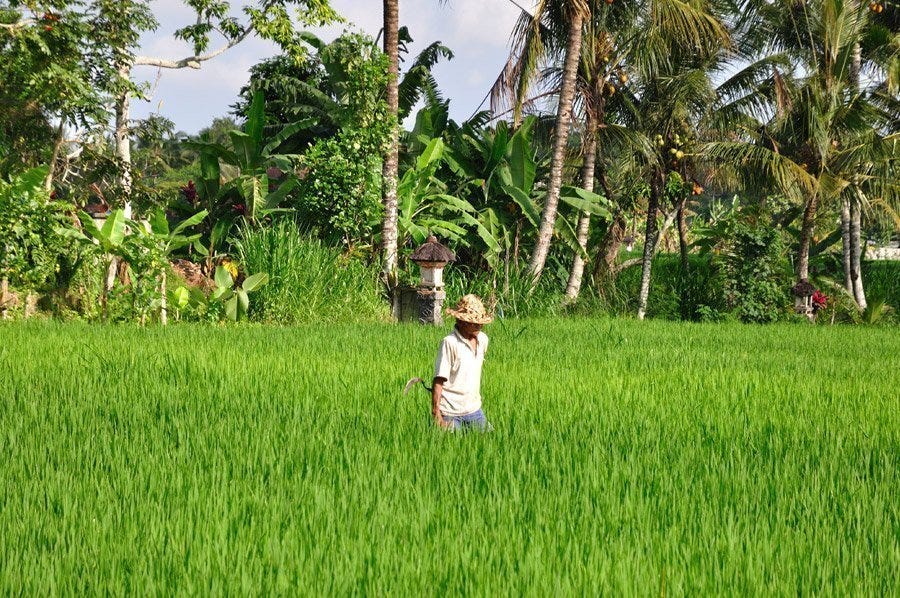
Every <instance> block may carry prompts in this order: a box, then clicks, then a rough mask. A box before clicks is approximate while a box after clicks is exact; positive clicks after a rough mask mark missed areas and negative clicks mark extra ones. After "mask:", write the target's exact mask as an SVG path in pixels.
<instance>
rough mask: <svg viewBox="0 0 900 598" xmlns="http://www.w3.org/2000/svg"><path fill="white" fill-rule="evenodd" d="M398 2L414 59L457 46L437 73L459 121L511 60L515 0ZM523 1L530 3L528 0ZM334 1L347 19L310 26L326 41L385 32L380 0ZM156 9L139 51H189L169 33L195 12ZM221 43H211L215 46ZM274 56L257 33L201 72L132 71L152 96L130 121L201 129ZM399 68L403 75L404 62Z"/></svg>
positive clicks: (158, 4)
mask: <svg viewBox="0 0 900 598" xmlns="http://www.w3.org/2000/svg"><path fill="white" fill-rule="evenodd" d="M399 2H400V25H401V26H403V25H406V26H407V27H409V31H410V35H411V36H412V38H413V40H414V42H413V44H412V46H411V56H415V55H416V54H417V53H418V52H419V51H420V50H422V49H423V48H424V47H426V46H427V45H428V44H430V43H431V42H433V41H437V40H440V41H441V42H443V43H444V45H446V46H448V47H449V48H450V49H451V50H452V51H453V53H454V55H455V56H454V58H453V59H452V60H451V61H449V62H447V61H442V62H441V63H439V65H438V66H437V67H436V68H435V69H434V73H435V77H436V78H437V81H438V85H439V87H440V89H441V90H442V91H443V93H444V96H445V97H447V98H450V116H451V117H452V118H454V119H455V120H464V119H466V118H468V117H469V116H470V115H471V114H472V113H473V112H474V111H475V110H476V108H477V107H478V105H479V104H480V103H481V101H482V100H483V99H484V97H485V94H486V93H487V91H488V89H489V88H490V86H491V84H492V83H493V82H494V80H495V79H496V77H497V74H498V73H499V72H500V70H501V69H502V68H503V64H504V63H505V62H506V58H507V55H508V53H509V34H510V31H511V30H512V27H513V24H514V23H515V21H516V18H517V17H518V15H519V9H518V8H516V6H515V5H514V4H513V3H512V2H511V1H510V0H449V1H447V2H444V3H441V2H438V0H399ZM520 3H521V4H524V5H530V4H531V2H530V1H529V2H520ZM235 4H237V2H236V3H235ZM331 5H332V6H333V7H334V8H335V10H337V12H338V13H340V14H341V15H343V16H344V18H345V19H347V21H349V23H348V24H345V25H338V26H333V27H329V28H323V29H318V30H316V29H313V30H312V31H313V32H314V33H316V34H317V35H318V36H319V37H321V38H322V39H324V40H326V41H330V40H331V39H334V38H335V37H336V36H338V35H340V33H341V31H343V30H344V29H345V28H348V27H349V28H352V29H355V30H361V31H363V32H365V33H368V34H369V35H371V36H373V37H375V36H377V35H378V32H379V31H380V30H381V26H382V2H381V1H380V0H331ZM151 6H152V7H153V9H154V12H155V14H156V17H157V19H158V20H159V22H160V26H159V28H158V29H157V31H155V32H153V33H151V34H147V35H145V36H144V37H142V38H141V48H140V50H139V51H138V52H137V53H138V54H139V55H146V56H154V57H159V58H167V59H178V58H182V57H185V56H189V55H190V54H191V49H190V47H189V46H188V44H186V43H184V42H182V41H180V40H176V39H175V38H174V37H172V33H173V32H174V31H175V30H176V29H178V28H179V27H182V26H183V25H184V24H185V23H188V22H190V21H191V20H192V19H191V14H192V11H191V10H190V9H189V8H187V7H185V6H184V4H183V3H182V2H181V1H180V0H154V2H152V4H151ZM217 41H221V40H217ZM219 45H220V44H218V43H216V41H213V43H211V44H210V48H211V49H212V48H217V47H218V46H219ZM275 54H277V49H276V48H275V46H274V45H272V44H270V43H268V42H265V41H262V40H259V39H256V38H253V39H248V40H245V41H244V42H242V43H241V44H239V45H237V46H235V47H234V48H231V49H230V50H228V51H227V52H225V53H224V54H222V55H220V56H218V57H216V58H214V59H212V60H210V61H208V62H205V63H203V66H202V68H201V69H200V70H195V69H187V68H186V69H178V70H173V69H161V70H158V69H155V68H150V67H137V68H135V70H134V72H133V75H132V76H133V78H134V79H135V80H136V81H147V82H148V83H149V85H150V91H149V92H148V95H149V96H150V100H149V101H142V100H134V101H133V103H132V118H146V117H147V116H148V115H150V114H153V113H157V114H161V115H162V116H165V117H166V118H168V119H170V120H172V121H173V122H174V123H175V128H176V130H180V131H184V132H186V133H196V132H197V131H199V130H200V129H202V128H203V127H205V126H208V125H209V124H210V123H211V122H212V120H213V118H215V117H218V116H226V115H227V114H228V112H229V110H230V108H229V106H230V105H231V104H233V103H234V102H235V100H236V99H237V94H238V91H239V90H240V88H241V86H243V85H245V84H246V83H247V80H248V79H249V72H250V67H251V66H253V65H254V64H256V63H258V62H259V61H260V60H262V59H263V58H267V57H269V56H273V55H275ZM400 69H401V72H402V71H403V69H404V64H403V63H401V64H400ZM485 107H486V105H485Z"/></svg>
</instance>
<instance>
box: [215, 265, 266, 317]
mask: <svg viewBox="0 0 900 598" xmlns="http://www.w3.org/2000/svg"><path fill="white" fill-rule="evenodd" d="M214 281H215V283H216V289H215V290H214V291H213V292H212V294H211V295H210V299H212V300H214V301H221V302H222V303H223V304H224V306H225V316H226V317H227V318H228V319H229V320H231V321H232V322H237V321H239V320H240V319H241V318H242V317H244V316H246V315H247V312H248V311H249V309H250V297H249V296H248V294H249V293H252V292H253V291H255V290H256V289H258V288H259V287H261V286H263V285H264V284H266V283H267V282H268V281H269V275H268V274H266V273H265V272H258V273H256V274H252V275H250V276H248V277H247V278H245V279H244V282H243V283H242V284H240V285H235V283H234V278H232V276H231V273H230V272H229V271H228V270H226V269H225V268H224V267H223V266H217V267H216V274H215V278H214Z"/></svg>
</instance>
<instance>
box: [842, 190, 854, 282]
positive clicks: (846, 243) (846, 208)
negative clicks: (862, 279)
mask: <svg viewBox="0 0 900 598" xmlns="http://www.w3.org/2000/svg"><path fill="white" fill-rule="evenodd" d="M841 253H842V254H843V264H844V288H845V289H847V292H848V293H850V294H851V295H852V294H853V276H852V275H851V274H850V200H849V199H847V198H843V199H842V200H841Z"/></svg>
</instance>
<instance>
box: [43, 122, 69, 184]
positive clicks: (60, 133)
mask: <svg viewBox="0 0 900 598" xmlns="http://www.w3.org/2000/svg"><path fill="white" fill-rule="evenodd" d="M65 132H66V131H65V120H63V119H62V118H60V119H59V128H57V130H56V142H55V143H54V144H53V154H52V155H51V156H50V165H49V166H48V168H47V178H46V179H44V190H45V191H47V192H48V193H49V192H50V191H51V190H52V189H53V177H54V176H55V174H56V162H57V161H58V160H59V151H60V149H62V146H63V143H65V140H66V137H65Z"/></svg>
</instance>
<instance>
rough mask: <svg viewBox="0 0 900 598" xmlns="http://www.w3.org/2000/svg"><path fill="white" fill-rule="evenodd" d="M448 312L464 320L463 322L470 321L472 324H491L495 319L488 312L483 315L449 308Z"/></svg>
mask: <svg viewBox="0 0 900 598" xmlns="http://www.w3.org/2000/svg"><path fill="white" fill-rule="evenodd" d="M447 313H448V314H450V315H451V316H453V317H454V318H456V319H457V320H462V321H463V322H469V323H470V324H490V323H491V322H493V321H494V317H493V316H491V315H488V314H484V315H481V316H478V315H475V314H471V313H469V312H465V311H458V310H455V309H451V308H448V309H447Z"/></svg>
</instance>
